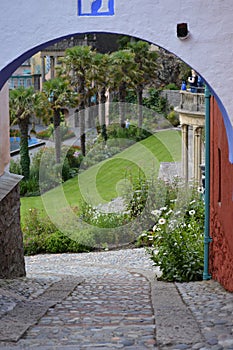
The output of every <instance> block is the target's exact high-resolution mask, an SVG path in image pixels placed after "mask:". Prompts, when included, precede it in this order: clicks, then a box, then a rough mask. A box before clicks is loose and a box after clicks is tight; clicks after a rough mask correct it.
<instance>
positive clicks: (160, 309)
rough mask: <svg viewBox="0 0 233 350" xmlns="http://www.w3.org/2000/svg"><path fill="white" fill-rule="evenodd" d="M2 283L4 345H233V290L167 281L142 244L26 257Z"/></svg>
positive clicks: (46, 349)
mask: <svg viewBox="0 0 233 350" xmlns="http://www.w3.org/2000/svg"><path fill="white" fill-rule="evenodd" d="M26 269H27V277H26V278H22V279H16V280H11V281H7V280H6V281H4V280H0V349H1V350H30V349H32V350H34V349H35V350H87V349H88V350H107V349H108V350H111V349H126V350H146V349H154V350H185V349H187V350H233V316H232V315H233V294H232V293H229V292H226V291H225V290H224V289H223V288H222V287H221V286H220V285H219V284H218V283H217V282H215V281H205V282H203V281H202V282H192V283H165V282H161V281H157V279H156V271H157V270H156V268H155V267H154V266H153V263H152V261H151V260H150V258H149V256H148V255H147V254H146V252H145V250H144V249H128V250H122V251H109V252H100V253H84V254H53V255H52V254H51V255H50V254H48V255H37V256H31V257H26Z"/></svg>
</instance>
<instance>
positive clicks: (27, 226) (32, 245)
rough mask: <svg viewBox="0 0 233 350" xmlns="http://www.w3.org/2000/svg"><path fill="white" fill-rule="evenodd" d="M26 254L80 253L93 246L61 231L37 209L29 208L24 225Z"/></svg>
mask: <svg viewBox="0 0 233 350" xmlns="http://www.w3.org/2000/svg"><path fill="white" fill-rule="evenodd" d="M22 231H23V243H24V253H25V255H33V254H40V253H66V252H70V253H71V252H72V253H79V252H86V251H90V250H91V248H90V247H87V246H85V245H84V244H82V243H78V242H76V241H75V240H73V239H71V238H70V237H69V236H68V235H66V234H64V233H63V232H61V231H60V230H59V229H58V228H57V227H56V225H54V224H53V223H52V222H51V221H50V220H49V218H48V217H47V216H43V215H42V213H41V212H40V211H38V210H37V209H31V210H29V212H28V214H27V215H26V216H25V220H24V224H23V225H22Z"/></svg>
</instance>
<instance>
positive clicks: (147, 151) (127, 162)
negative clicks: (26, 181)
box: [21, 130, 181, 221]
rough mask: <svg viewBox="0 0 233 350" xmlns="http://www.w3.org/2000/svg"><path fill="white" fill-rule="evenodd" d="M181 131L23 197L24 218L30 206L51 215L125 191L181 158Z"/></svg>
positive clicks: (150, 140) (160, 134)
mask: <svg viewBox="0 0 233 350" xmlns="http://www.w3.org/2000/svg"><path fill="white" fill-rule="evenodd" d="M180 159H181V137H180V132H179V131H175V130H167V131H160V132H157V133H156V134H155V135H153V136H151V137H149V138H147V139H145V140H143V141H141V142H138V143H135V144H134V145H133V146H131V147H129V148H127V149H126V150H124V151H123V152H121V153H119V154H117V155H115V156H114V157H112V158H110V159H107V160H105V161H102V162H100V163H98V164H97V165H95V166H93V167H91V168H89V169H88V170H86V171H84V172H82V173H80V174H79V175H78V176H77V177H75V178H73V179H71V180H69V181H67V182H65V183H64V184H63V185H61V186H58V187H57V188H55V189H53V190H51V191H48V192H47V193H45V194H44V195H43V196H41V197H25V198H21V218H22V221H23V219H24V216H25V214H26V213H27V212H28V210H29V209H30V208H37V209H40V210H42V211H43V212H45V211H47V212H49V213H50V214H51V215H59V213H60V212H61V211H62V210H64V209H65V208H68V207H70V206H77V207H78V206H79V205H80V203H81V199H82V198H84V199H85V200H86V201H87V202H89V203H90V204H91V205H98V204H99V203H104V202H108V201H110V200H111V199H112V198H116V197H118V196H120V195H121V194H122V191H123V188H124V184H125V183H126V182H127V183H130V181H131V179H136V178H138V175H139V173H140V174H141V176H145V177H147V178H149V177H150V176H151V174H152V173H154V172H155V173H158V170H159V165H160V162H173V161H180Z"/></svg>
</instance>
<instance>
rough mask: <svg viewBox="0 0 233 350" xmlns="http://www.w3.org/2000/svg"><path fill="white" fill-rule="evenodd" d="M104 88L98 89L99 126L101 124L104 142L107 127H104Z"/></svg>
mask: <svg viewBox="0 0 233 350" xmlns="http://www.w3.org/2000/svg"><path fill="white" fill-rule="evenodd" d="M105 93H106V89H105V87H103V88H102V89H101V91H100V126H101V135H102V137H103V140H104V142H105V143H106V141H107V139H108V137H107V128H106V120H105V103H106V95H105Z"/></svg>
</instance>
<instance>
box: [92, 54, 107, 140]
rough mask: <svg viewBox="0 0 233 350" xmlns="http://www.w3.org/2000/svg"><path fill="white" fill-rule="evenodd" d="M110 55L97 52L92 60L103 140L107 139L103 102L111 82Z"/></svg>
mask: <svg viewBox="0 0 233 350" xmlns="http://www.w3.org/2000/svg"><path fill="white" fill-rule="evenodd" d="M109 67H110V57H109V55H108V54H101V53H97V54H96V55H95V56H94V60H93V74H94V75H93V79H94V87H95V89H96V92H97V93H98V94H99V96H100V98H99V102H100V109H99V111H100V125H101V130H102V131H101V133H102V137H103V139H104V141H105V142H106V141H107V133H106V120H105V103H106V92H107V89H108V88H109V86H110V83H111V75H110V69H109Z"/></svg>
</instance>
